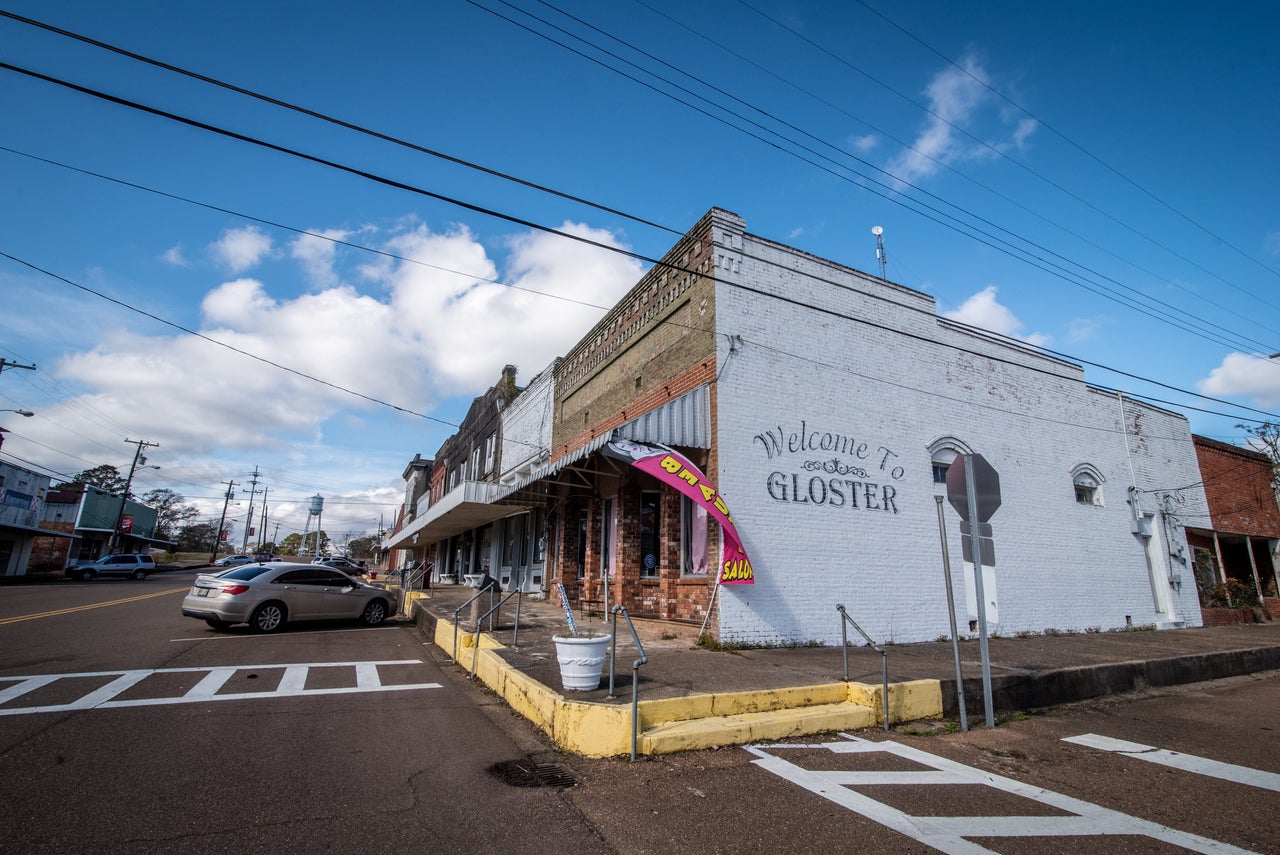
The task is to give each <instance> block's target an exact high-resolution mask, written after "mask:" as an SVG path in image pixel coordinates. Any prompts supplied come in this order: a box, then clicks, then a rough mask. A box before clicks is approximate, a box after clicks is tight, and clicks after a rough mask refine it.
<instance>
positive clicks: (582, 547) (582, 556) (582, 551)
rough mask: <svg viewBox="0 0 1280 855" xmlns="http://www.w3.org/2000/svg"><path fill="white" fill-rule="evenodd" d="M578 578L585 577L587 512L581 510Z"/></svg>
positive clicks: (579, 516)
mask: <svg viewBox="0 0 1280 855" xmlns="http://www.w3.org/2000/svg"><path fill="white" fill-rule="evenodd" d="M576 555H577V556H578V578H579V579H585V578H586V576H587V512H586V509H583V510H582V511H581V512H580V513H579V515H578V550H577V553H576Z"/></svg>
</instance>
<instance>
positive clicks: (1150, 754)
mask: <svg viewBox="0 0 1280 855" xmlns="http://www.w3.org/2000/svg"><path fill="white" fill-rule="evenodd" d="M1062 741H1063V742H1072V743H1075V744H1076V745H1084V746H1086V747H1088V748H1097V749H1099V750H1100V751H1110V752H1112V753H1114V754H1122V755H1124V756H1125V757H1132V758H1134V759H1135V760H1146V761H1147V762H1148V763H1158V764H1160V765H1161V766H1170V767H1172V768H1174V769H1181V770H1183V771H1184V772H1192V773H1194V774H1196V775H1205V776H1207V777H1210V778H1221V779H1222V780H1224V781H1235V782H1236V783H1240V784H1247V785H1249V786H1250V787H1258V788H1259V789H1262V790H1271V791H1273V792H1278V793H1280V775H1277V774H1276V773H1275V772H1263V771H1261V770H1259V769H1250V768H1248V767H1247V766H1236V765H1233V764H1231V763H1223V762H1221V761H1218V760H1210V759H1208V758H1207V757H1197V756H1195V755H1194V754H1181V753H1179V752H1177V751H1168V750H1166V749H1163V748H1156V747H1155V746H1153V745H1143V744H1141V743H1139V742H1127V741H1125V740H1123V739H1112V738H1111V737H1109V736H1099V735H1098V734H1096V733H1083V734H1081V735H1080V736H1067V737H1063V740H1062Z"/></svg>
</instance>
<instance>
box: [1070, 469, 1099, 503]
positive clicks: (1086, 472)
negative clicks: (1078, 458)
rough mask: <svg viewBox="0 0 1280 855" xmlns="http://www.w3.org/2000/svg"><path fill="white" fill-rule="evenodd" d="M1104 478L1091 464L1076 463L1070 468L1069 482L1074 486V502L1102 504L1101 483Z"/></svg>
mask: <svg viewBox="0 0 1280 855" xmlns="http://www.w3.org/2000/svg"><path fill="white" fill-rule="evenodd" d="M1105 480H1106V479H1105V478H1103V477H1102V473H1101V472H1099V471H1098V470H1097V468H1096V467H1094V466H1093V465H1092V464H1089V463H1078V464H1076V466H1075V467H1074V468H1073V469H1072V470H1071V483H1072V484H1073V485H1074V487H1075V491H1076V502H1077V503H1079V504H1081V505H1093V506H1095V507H1101V506H1102V484H1103V482H1104V481H1105Z"/></svg>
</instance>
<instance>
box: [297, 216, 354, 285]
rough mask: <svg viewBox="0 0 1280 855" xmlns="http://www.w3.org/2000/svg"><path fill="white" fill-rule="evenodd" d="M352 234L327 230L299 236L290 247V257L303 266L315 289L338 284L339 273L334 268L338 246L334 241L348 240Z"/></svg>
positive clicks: (337, 230) (338, 230) (339, 230)
mask: <svg viewBox="0 0 1280 855" xmlns="http://www.w3.org/2000/svg"><path fill="white" fill-rule="evenodd" d="M350 234H351V233H350V232H347V231H343V230H341V229H327V230H322V231H317V232H315V233H314V234H305V235H299V236H298V239H297V240H295V241H294V242H293V244H292V246H290V248H289V254H290V256H292V257H293V258H294V259H295V260H297V261H298V262H299V263H301V264H302V268H303V270H304V271H305V273H306V276H307V280H308V282H310V284H311V285H312V286H313V287H316V288H331V287H333V286H334V285H337V284H338V281H339V279H338V273H337V271H336V270H334V267H333V261H334V258H335V257H336V255H337V250H338V245H337V244H336V243H334V241H339V240H346V239H347V238H348V237H349V236H350Z"/></svg>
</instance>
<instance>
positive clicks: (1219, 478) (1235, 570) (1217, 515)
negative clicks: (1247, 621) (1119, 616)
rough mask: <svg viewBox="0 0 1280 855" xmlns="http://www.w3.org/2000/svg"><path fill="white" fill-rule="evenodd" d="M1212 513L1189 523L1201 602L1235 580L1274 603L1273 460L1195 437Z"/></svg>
mask: <svg viewBox="0 0 1280 855" xmlns="http://www.w3.org/2000/svg"><path fill="white" fill-rule="evenodd" d="M1194 440H1195V448H1196V457H1197V458H1198V460H1199V462H1200V475H1201V478H1202V480H1203V482H1204V492H1205V496H1206V497H1207V499H1208V502H1209V513H1208V516H1207V517H1205V518H1198V519H1188V520H1187V540H1188V541H1189V543H1190V546H1191V550H1192V555H1193V561H1194V565H1195V570H1196V573H1195V575H1196V584H1197V587H1198V589H1199V591H1200V598H1201V602H1202V603H1206V604H1207V603H1208V602H1209V601H1210V599H1211V597H1212V596H1213V593H1214V590H1215V587H1216V586H1218V585H1224V584H1226V583H1228V582H1229V581H1232V580H1234V581H1235V582H1236V583H1237V584H1238V585H1239V586H1240V587H1242V588H1244V589H1245V590H1250V591H1253V593H1254V594H1256V595H1257V596H1258V597H1259V598H1268V599H1271V600H1273V601H1274V600H1275V598H1276V588H1277V553H1278V552H1280V505H1278V504H1277V502H1276V492H1275V482H1274V480H1273V474H1272V464H1271V458H1269V457H1267V455H1265V454H1262V453H1261V452H1258V451H1254V450H1252V449H1248V448H1241V447H1239V446H1236V445H1229V444H1227V443H1225V442H1218V441H1217V440H1213V439H1209V438H1208V437H1203V436H1197V437H1194Z"/></svg>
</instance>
